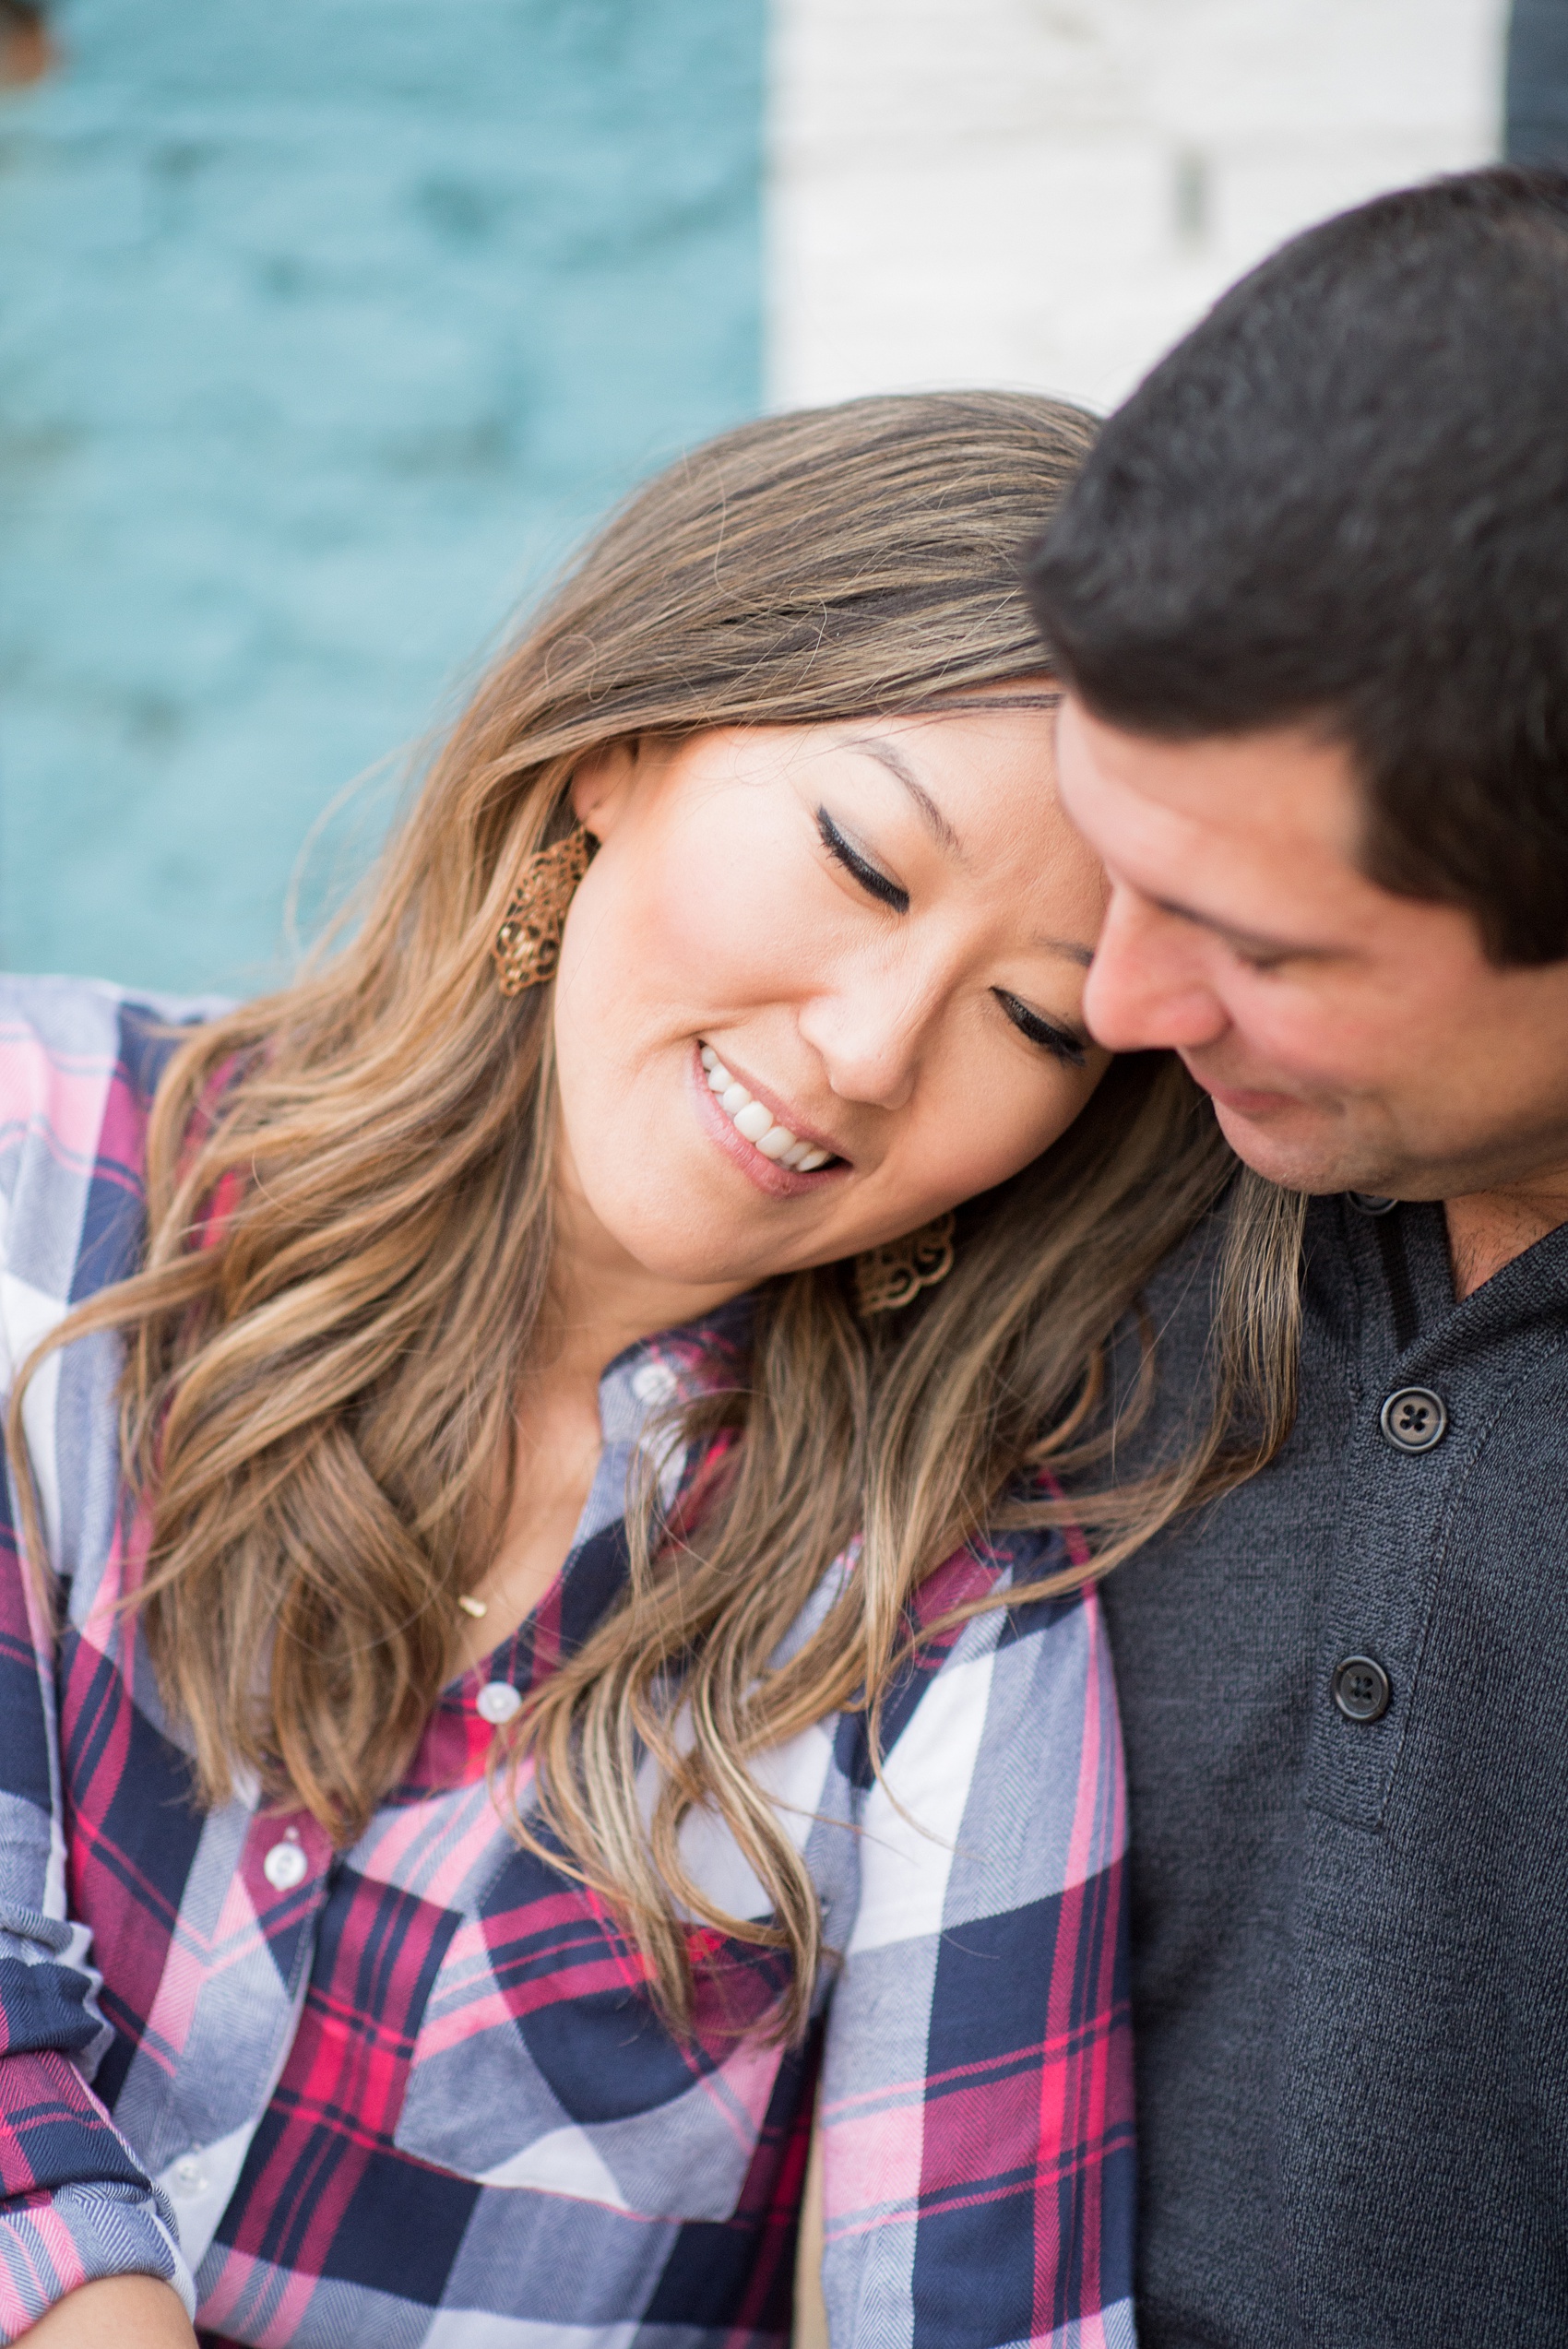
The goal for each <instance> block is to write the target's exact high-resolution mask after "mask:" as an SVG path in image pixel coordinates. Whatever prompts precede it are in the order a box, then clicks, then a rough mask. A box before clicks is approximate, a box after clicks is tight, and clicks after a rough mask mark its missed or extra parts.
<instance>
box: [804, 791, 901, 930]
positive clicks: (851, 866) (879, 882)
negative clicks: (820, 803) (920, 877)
mask: <svg viewBox="0 0 1568 2349" xmlns="http://www.w3.org/2000/svg"><path fill="white" fill-rule="evenodd" d="M816 828H817V832H818V835H819V836H820V838H821V841H822V845H823V847H824V848H826V850H827V853H828V855H829V856H830V857H831V858H832V859H833V860H834V862H835V863H836V864H841V865H842V866H843V868H844V870H845V872H847V873H849V874H850V875H851V876H852V878H853V879H855V880H856V881H858V882H859V883H860V884H861V888H862V889H863V890H864V891H865V893H866V895H867V896H870V897H874V898H875V899H876V900H877V902H878V904H879V905H884V906H891V907H892V908H893V910H894V912H895V913H908V912H909V891H908V890H907V889H900V888H899V886H898V884H897V882H896V881H889V879H888V878H887V875H886V874H885V872H878V871H877V869H876V867H875V865H873V864H868V863H867V862H866V860H865V859H864V857H862V856H860V855H858V854H857V853H856V851H855V850H854V849H853V848H850V846H849V842H848V840H846V839H845V837H844V835H843V834H842V832H840V831H839V829H838V826H837V825H836V824H835V823H834V821H833V818H832V817H831V816H830V815H829V814H828V813H827V810H826V808H818V810H817V812H816Z"/></svg>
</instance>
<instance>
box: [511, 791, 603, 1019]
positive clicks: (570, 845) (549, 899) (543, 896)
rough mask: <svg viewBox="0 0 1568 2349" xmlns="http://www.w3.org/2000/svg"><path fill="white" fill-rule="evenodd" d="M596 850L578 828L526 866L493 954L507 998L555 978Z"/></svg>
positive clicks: (542, 851) (542, 850) (531, 858)
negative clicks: (571, 910)
mask: <svg viewBox="0 0 1568 2349" xmlns="http://www.w3.org/2000/svg"><path fill="white" fill-rule="evenodd" d="M593 848H594V844H593V842H592V840H591V839H590V838H589V837H588V833H587V832H586V831H585V830H584V829H583V826H582V825H580V824H579V825H577V826H576V830H575V831H573V832H570V833H568V834H567V836H566V837H565V839H564V840H557V842H556V843H555V846H554V847H553V848H540V849H539V850H538V851H537V852H536V853H535V854H534V855H533V856H531V857H530V858H529V860H528V862H527V864H526V865H524V867H523V871H522V877H521V879H520V880H519V881H518V883H517V887H516V889H514V890H513V892H512V897H511V902H510V904H509V905H508V906H507V908H506V911H505V914H504V915H503V916H502V920H501V927H500V929H499V930H498V931H496V933H495V943H494V945H493V947H492V948H491V952H492V954H493V955H494V957H495V967H496V969H497V971H498V972H499V973H500V975H501V992H502V993H503V995H520V994H521V993H522V992H523V990H524V989H525V988H526V987H542V986H543V984H544V982H545V980H546V979H553V978H554V976H555V966H556V964H557V963H558V962H559V961H560V959H561V933H562V931H564V929H565V927H566V908H567V907H568V906H569V905H570V904H571V902H572V899H573V898H574V896H576V889H577V884H578V882H579V881H580V880H581V879H582V877H583V875H584V873H585V872H587V871H588V859H589V858H590V857H591V856H592V854H593Z"/></svg>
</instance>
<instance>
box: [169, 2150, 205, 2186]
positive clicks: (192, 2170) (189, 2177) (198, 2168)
mask: <svg viewBox="0 0 1568 2349" xmlns="http://www.w3.org/2000/svg"><path fill="white" fill-rule="evenodd" d="M172 2177H173V2180H174V2191H175V2193H176V2194H205V2193H206V2191H207V2172H206V2170H204V2169H203V2167H202V2165H201V2154H200V2153H199V2152H196V2153H183V2154H182V2155H181V2156H180V2159H179V2160H178V2161H177V2162H176V2163H175V2164H174V2167H173V2171H172Z"/></svg>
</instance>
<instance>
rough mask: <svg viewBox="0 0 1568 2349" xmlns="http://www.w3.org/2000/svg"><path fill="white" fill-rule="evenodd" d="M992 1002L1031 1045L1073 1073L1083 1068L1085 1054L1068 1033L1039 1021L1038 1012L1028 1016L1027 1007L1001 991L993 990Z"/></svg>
mask: <svg viewBox="0 0 1568 2349" xmlns="http://www.w3.org/2000/svg"><path fill="white" fill-rule="evenodd" d="M996 1000H997V1002H999V1003H1000V1004H1001V1006H1002V1008H1003V1010H1004V1012H1005V1013H1006V1014H1007V1016H1008V1018H1009V1019H1010V1020H1011V1021H1012V1023H1013V1025H1014V1026H1015V1027H1016V1029H1017V1031H1018V1033H1019V1035H1020V1036H1027V1037H1028V1039H1029V1042H1030V1043H1031V1044H1039V1045H1041V1046H1043V1048H1044V1050H1046V1051H1048V1052H1053V1053H1054V1054H1055V1055H1056V1058H1057V1059H1058V1060H1059V1061H1066V1062H1069V1063H1070V1065H1071V1066H1072V1067H1074V1068H1075V1069H1081V1068H1082V1067H1083V1065H1084V1063H1085V1062H1086V1061H1087V1058H1088V1054H1087V1050H1086V1049H1085V1047H1084V1046H1083V1044H1081V1043H1080V1042H1079V1040H1078V1038H1076V1037H1075V1036H1074V1035H1073V1034H1071V1033H1070V1031H1069V1030H1068V1029H1066V1028H1064V1027H1056V1026H1052V1024H1051V1021H1050V1020H1048V1019H1041V1017H1040V1015H1039V1013H1038V1012H1031V1011H1030V1009H1029V1007H1028V1004H1027V1003H1020V1002H1019V1001H1018V998H1017V997H1016V995H1009V994H1008V993H1007V992H1006V991H1005V990H1004V988H1001V987H999V988H998V989H997V990H996Z"/></svg>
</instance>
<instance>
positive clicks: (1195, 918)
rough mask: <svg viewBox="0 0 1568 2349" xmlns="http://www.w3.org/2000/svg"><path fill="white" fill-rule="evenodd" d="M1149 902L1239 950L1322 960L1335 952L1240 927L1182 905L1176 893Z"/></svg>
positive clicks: (1297, 959) (1262, 954) (1299, 958)
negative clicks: (1175, 895)
mask: <svg viewBox="0 0 1568 2349" xmlns="http://www.w3.org/2000/svg"><path fill="white" fill-rule="evenodd" d="M1150 902H1151V903H1152V904H1154V905H1157V906H1158V908H1159V910H1160V912H1161V913H1168V914H1174V915H1175V917H1176V919H1177V920H1178V921H1190V922H1191V923H1192V924H1193V926H1194V929H1197V930H1206V931H1208V932H1209V933H1210V935H1211V936H1213V937H1215V938H1219V939H1222V940H1223V941H1224V943H1225V944H1226V945H1228V946H1234V947H1235V948H1236V950H1237V952H1238V953H1240V954H1243V955H1261V956H1268V955H1277V956H1279V957H1280V958H1281V959H1283V958H1284V957H1285V956H1286V955H1289V957H1290V959H1291V961H1292V962H1297V961H1299V962H1323V961H1326V960H1328V959H1329V958H1330V956H1331V955H1332V953H1333V949H1332V948H1331V947H1328V946H1308V945H1304V944H1303V943H1301V940H1300V939H1298V938H1271V937H1269V936H1268V935H1266V933H1265V932H1264V931H1261V930H1241V929H1239V928H1238V927H1237V925H1236V923H1234V922H1233V921H1222V920H1221V919H1219V917H1218V914H1207V913H1200V912H1199V911H1198V909H1197V908H1196V907H1195V906H1183V905H1181V904H1179V903H1178V901H1177V900H1176V899H1175V898H1174V897H1155V898H1153V899H1152V900H1151V901H1150Z"/></svg>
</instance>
